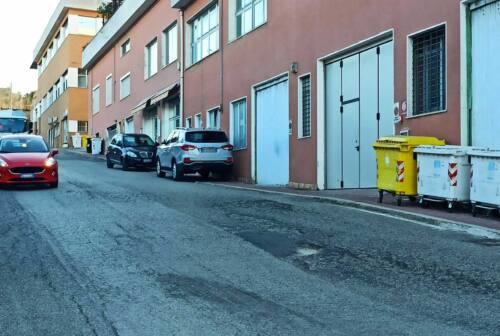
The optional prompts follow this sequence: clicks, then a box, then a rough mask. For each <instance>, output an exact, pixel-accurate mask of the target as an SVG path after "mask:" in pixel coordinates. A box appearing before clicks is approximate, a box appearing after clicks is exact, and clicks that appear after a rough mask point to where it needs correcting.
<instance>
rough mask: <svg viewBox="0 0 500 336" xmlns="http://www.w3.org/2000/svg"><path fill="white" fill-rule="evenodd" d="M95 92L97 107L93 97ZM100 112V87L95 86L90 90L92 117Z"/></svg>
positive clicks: (98, 85)
mask: <svg viewBox="0 0 500 336" xmlns="http://www.w3.org/2000/svg"><path fill="white" fill-rule="evenodd" d="M96 91H97V106H96V105H94V104H95V100H96V99H95V96H94V93H95V92H96ZM99 112H101V85H100V84H97V85H96V86H94V88H93V89H92V115H96V114H97V113H99Z"/></svg>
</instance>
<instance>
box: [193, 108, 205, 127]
mask: <svg viewBox="0 0 500 336" xmlns="http://www.w3.org/2000/svg"><path fill="white" fill-rule="evenodd" d="M197 120H199V122H200V124H199V125H198V126H196V121H197ZM193 121H194V128H203V115H202V114H201V112H199V113H196V114H195V115H194V118H193Z"/></svg>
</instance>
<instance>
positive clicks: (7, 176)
mask: <svg viewBox="0 0 500 336" xmlns="http://www.w3.org/2000/svg"><path fill="white" fill-rule="evenodd" d="M58 153H59V152H58V151H57V150H52V151H51V150H49V147H48V146H47V144H46V143H45V141H44V140H43V138H42V137H41V136H37V135H27V134H26V135H6V136H3V137H2V138H1V139H0V185H15V184H48V185H49V186H50V187H51V188H57V187H58V185H59V173H58V164H57V160H56V159H55V158H54V156H55V155H57V154H58Z"/></svg>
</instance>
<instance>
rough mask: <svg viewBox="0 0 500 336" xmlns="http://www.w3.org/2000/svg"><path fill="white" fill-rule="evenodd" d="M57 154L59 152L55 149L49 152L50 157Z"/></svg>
mask: <svg viewBox="0 0 500 336" xmlns="http://www.w3.org/2000/svg"><path fill="white" fill-rule="evenodd" d="M57 154H59V151H58V150H57V149H53V150H52V151H51V152H50V156H56V155H57Z"/></svg>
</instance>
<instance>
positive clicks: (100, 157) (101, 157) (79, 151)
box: [61, 148, 106, 160]
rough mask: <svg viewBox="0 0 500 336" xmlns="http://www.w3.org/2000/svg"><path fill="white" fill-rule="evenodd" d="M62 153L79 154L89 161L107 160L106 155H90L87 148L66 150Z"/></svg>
mask: <svg viewBox="0 0 500 336" xmlns="http://www.w3.org/2000/svg"><path fill="white" fill-rule="evenodd" d="M61 153H71V154H78V155H81V156H84V157H86V158H88V159H95V160H106V156H104V155H101V154H99V155H92V154H90V153H87V151H86V149H85V148H65V149H62V150H61Z"/></svg>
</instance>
